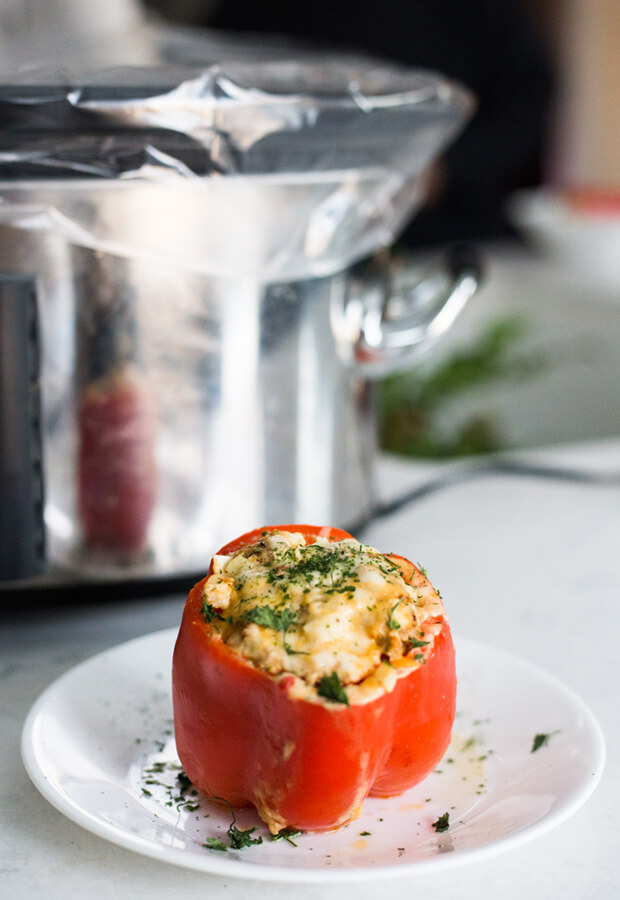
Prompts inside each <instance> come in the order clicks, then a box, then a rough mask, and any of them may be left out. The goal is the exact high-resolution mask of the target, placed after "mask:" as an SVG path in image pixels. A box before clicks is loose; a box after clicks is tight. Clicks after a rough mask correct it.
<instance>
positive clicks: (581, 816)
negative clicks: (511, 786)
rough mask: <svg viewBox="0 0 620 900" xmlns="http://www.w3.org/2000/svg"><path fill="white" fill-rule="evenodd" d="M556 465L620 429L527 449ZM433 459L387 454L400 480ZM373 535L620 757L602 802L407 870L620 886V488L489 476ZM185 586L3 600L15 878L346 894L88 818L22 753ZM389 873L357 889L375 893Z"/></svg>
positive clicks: (74, 885) (46, 884)
mask: <svg viewBox="0 0 620 900" xmlns="http://www.w3.org/2000/svg"><path fill="white" fill-rule="evenodd" d="M521 458H525V459H527V460H528V461H531V462H535V463H540V464H542V465H548V466H563V467H566V466H573V467H575V468H578V469H581V470H587V471H589V472H605V471H615V472H620V439H610V440H605V441H598V442H595V443H591V444H581V445H574V446H570V447H558V448H555V449H549V450H541V451H536V452H533V451H532V452H528V453H526V454H521ZM431 471H432V469H429V468H428V467H424V466H423V467H418V466H416V465H415V464H409V463H403V462H396V461H386V462H385V463H384V465H383V470H382V476H383V483H384V486H385V487H386V490H387V491H388V493H390V492H394V493H398V492H399V490H401V489H402V487H403V486H405V485H408V484H415V483H416V481H417V482H419V481H420V480H422V481H423V480H424V479H426V478H428V476H429V473H430V472H431ZM364 538H365V539H366V540H367V541H368V542H369V543H372V544H374V545H376V546H379V547H384V548H385V547H388V548H389V550H390V551H395V552H402V553H403V554H405V555H407V556H413V558H414V559H416V560H418V559H419V560H421V561H422V562H423V563H424V565H425V566H426V567H427V568H428V570H429V572H431V573H432V578H433V581H434V582H435V583H436V584H438V585H439V586H440V588H441V591H442V594H443V596H444V599H445V601H446V604H447V606H448V609H449V612H450V616H451V622H452V626H453V630H454V632H455V634H456V635H457V636H458V635H463V636H468V637H469V636H475V637H478V638H480V639H481V640H482V641H484V642H487V643H490V644H494V645H496V646H497V647H500V648H503V649H505V650H507V651H511V652H514V653H516V654H518V655H520V656H522V657H524V658H526V659H528V660H531V661H532V662H534V663H536V664H537V665H539V666H541V667H543V668H544V669H546V670H547V671H549V672H551V673H553V674H554V675H556V676H557V677H558V678H560V679H562V680H563V681H564V682H565V683H566V684H567V685H569V686H570V687H572V688H573V689H574V690H575V691H576V692H577V693H578V694H580V696H581V697H582V698H583V699H584V700H585V701H586V703H587V704H588V705H589V706H590V707H591V709H592V711H593V712H594V714H595V715H596V716H597V718H598V720H599V722H600V723H601V725H602V727H603V730H604V732H605V736H606V741H607V750H608V762H607V768H606V771H605V774H604V775H603V780H602V782H601V784H600V786H599V788H598V789H597V791H596V792H595V794H594V795H593V797H592V798H591V799H590V800H589V801H588V802H587V804H586V805H585V806H584V807H583V808H582V809H580V810H579V811H578V812H577V813H576V814H575V815H574V816H573V817H572V818H571V819H569V820H568V821H567V822H565V823H564V824H563V825H561V826H560V827H558V828H557V829H556V830H555V831H552V832H550V833H549V834H547V835H545V836H544V837H541V838H539V839H537V840H535V841H533V842H531V843H529V844H526V845H524V846H522V847H520V848H518V849H513V850H511V851H509V852H506V853H504V854H501V855H499V856H497V857H494V858H492V859H489V860H488V861H485V862H479V863H476V864H475V865H471V866H463V867H460V868H455V869H450V870H447V871H446V872H445V873H437V874H433V875H432V876H431V875H424V876H419V877H416V878H415V879H412V878H411V877H408V878H405V879H402V878H400V879H397V880H395V881H394V882H393V883H390V885H389V890H390V891H391V892H407V894H408V893H409V892H411V891H412V890H414V891H415V892H416V894H423V893H426V894H427V895H428V896H432V897H433V898H434V900H447V898H456V897H458V898H476V900H479V898H480V897H497V896H502V898H503V900H513V898H514V900H517V898H518V900H522V898H523V897H536V898H538V897H562V898H564V900H569V898H575V900H584V898H610V900H611V898H615V897H618V896H620V863H619V854H618V849H617V836H618V833H619V829H620V816H619V810H620V716H618V695H619V689H620V675H619V674H618V673H619V666H618V652H617V645H618V635H619V634H620V590H619V587H620V574H619V573H620V567H619V565H618V560H619V559H620V554H619V552H618V551H619V549H620V487H618V486H614V485H613V484H608V485H606V484H584V483H581V484H580V483H573V482H569V481H559V480H545V479H541V478H537V477H528V476H519V475H486V476H485V477H483V478H476V479H474V480H468V481H463V482H462V483H459V484H453V485H451V486H449V487H446V488H444V489H442V490H439V491H437V492H435V493H432V494H430V495H428V496H427V497H425V498H423V499H421V500H419V501H418V502H416V503H415V504H413V505H411V506H409V507H407V508H404V509H402V510H401V511H400V512H398V513H396V514H394V515H392V516H391V517H389V518H385V519H383V520H380V521H378V522H377V523H375V524H374V525H372V526H371V527H369V528H368V529H367V531H366V533H365V535H364ZM182 599H183V598H181V597H180V596H177V597H169V598H163V599H162V598H159V599H142V600H133V601H125V602H115V603H108V604H102V603H97V604H96V605H88V602H87V601H86V600H85V602H84V603H83V604H80V603H77V604H76V603H74V604H72V605H70V606H55V607H52V608H45V607H41V606H40V605H37V606H33V605H32V604H31V603H30V602H29V598H28V595H27V594H25V595H24V598H23V606H22V607H21V608H15V607H13V608H12V609H10V610H8V609H5V610H4V611H3V612H2V613H0V616H1V619H0V621H1V622H2V630H1V633H0V649H1V655H0V684H1V691H0V821H1V823H2V826H1V827H2V830H1V832H0V894H1V895H2V897H6V898H7V900H8V898H11V900H21V898H38V897H45V898H46V900H48V898H83V897H85V896H88V897H95V898H102V900H104V898H108V897H110V898H114V900H124V898H147V897H148V898H149V900H160V898H161V900H163V898H172V897H173V898H175V900H183V898H192V900H194V898H195V897H196V896H207V895H208V896H209V897H210V898H220V897H222V898H224V897H227V898H231V900H234V898H241V897H243V898H250V900H251V898H257V900H258V898H263V897H267V896H268V897H269V898H270V900H279V898H282V900H283V898H285V897H286V898H289V897H290V896H291V892H292V891H293V892H294V894H295V896H296V897H298V898H299V900H305V898H318V897H320V898H336V897H340V896H342V894H343V891H347V887H346V886H343V885H334V886H312V885H307V886H302V885H295V886H291V885H287V884H267V883H259V882H249V881H240V880H239V881H238V880H235V879H230V878H220V877H215V876H210V875H205V874H200V873H197V872H192V871H186V870H183V869H179V868H176V867H173V866H168V865H166V864H164V863H158V862H154V861H153V860H150V859H147V858H145V857H141V856H138V855H136V854H133V853H131V852H129V851H127V850H124V849H121V848H119V847H116V846H114V845H112V844H109V843H107V842H106V841H104V840H102V839H100V838H98V837H95V836H93V835H91V834H89V833H88V832H86V831H83V830H82V829H81V828H79V827H78V826H77V825H74V824H73V823H72V822H70V821H68V820H67V819H65V818H63V816H62V815H61V814H60V813H58V812H57V811H56V810H55V809H53V808H52V807H51V806H50V805H49V804H48V803H47V802H46V801H45V800H44V799H43V798H42V797H41V796H40V795H39V794H38V793H37V791H36V789H35V788H34V787H33V786H32V785H31V784H30V782H29V781H28V778H27V776H26V774H25V772H24V770H23V767H22V764H21V761H20V756H19V737H20V731H21V727H22V724H23V720H24V718H25V716H26V713H27V711H28V709H29V708H30V706H31V704H32V703H33V701H34V700H35V699H36V697H37V696H38V694H39V693H40V692H41V691H42V690H43V689H44V688H45V687H46V686H47V685H48V684H49V683H50V682H51V681H52V680H53V679H55V678H56V677H57V676H58V675H60V674H61V673H62V672H64V671H66V670H67V669H69V668H70V667H71V666H73V665H74V664H75V663H77V662H79V661H80V660H83V659H85V658H87V657H89V656H90V655H92V654H94V653H96V652H98V651H99V650H102V649H105V648H108V647H111V646H113V645H115V644H117V643H120V642H122V641H125V640H128V639H129V638H132V637H135V636H138V635H141V634H146V633H148V632H151V631H155V630H157V629H161V628H166V627H169V626H174V625H177V624H178V622H179V617H180V612H181V605H182ZM386 889H387V888H386V885H385V883H378V882H373V881H368V882H364V883H363V884H356V885H355V886H354V888H353V890H354V891H355V894H356V896H357V897H358V898H359V900H366V898H368V900H370V898H372V900H376V898H377V897H378V896H384V892H385V890H386Z"/></svg>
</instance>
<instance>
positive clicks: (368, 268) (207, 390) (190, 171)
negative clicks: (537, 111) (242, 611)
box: [0, 56, 476, 580]
mask: <svg viewBox="0 0 620 900" xmlns="http://www.w3.org/2000/svg"><path fill="white" fill-rule="evenodd" d="M127 78H128V75H127V72H125V71H121V72H120V73H118V72H117V73H112V74H110V73H105V76H100V77H99V78H96V79H95V80H94V82H91V81H87V82H86V83H81V84H77V83H76V84H74V85H73V86H71V85H70V86H66V87H61V86H54V85H49V84H47V83H46V84H44V85H43V86H41V84H40V83H39V84H34V85H33V84H30V83H28V84H26V85H24V84H23V83H21V82H20V83H17V84H15V85H5V86H0V120H1V119H6V121H7V122H8V123H9V124H10V125H11V127H10V128H8V129H7V130H5V131H4V132H2V133H1V134H0V144H1V145H2V146H0V173H2V176H3V180H2V181H1V182H0V272H1V273H5V274H8V275H9V276H11V277H9V278H8V280H5V282H4V291H2V292H1V293H2V295H3V296H2V299H0V302H2V303H3V304H4V306H3V308H4V309H5V311H8V312H7V316H6V317H5V322H6V323H8V324H7V328H9V326H10V328H11V329H13V330H14V332H15V333H14V337H15V341H14V343H13V346H14V347H17V348H18V349H17V352H13V356H12V359H13V360H14V361H17V360H19V359H22V358H25V357H27V356H28V354H30V356H31V357H32V359H33V360H35V361H37V363H39V362H40V365H39V364H37V365H36V366H31V367H30V369H29V370H28V372H27V373H26V375H24V372H23V371H22V373H21V375H20V377H18V373H17V371H16V369H17V368H19V366H18V364H17V363H16V362H14V363H13V365H12V366H7V365H5V366H4V367H3V369H2V372H3V375H2V377H3V378H4V384H3V385H2V390H3V392H4V394H5V395H7V396H10V395H12V396H13V401H15V397H16V396H17V393H19V391H21V394H20V396H21V397H33V396H35V395H40V410H41V415H40V417H39V418H37V416H38V414H37V412H36V409H35V408H34V407H33V408H32V410H30V413H29V415H27V416H26V415H21V416H20V413H19V410H20V402H17V401H15V402H12V403H9V404H8V405H7V404H5V405H4V406H0V417H1V416H2V415H4V416H5V422H4V424H3V428H2V434H3V436H5V440H4V442H2V441H0V455H1V454H2V452H4V460H2V459H0V471H3V472H4V474H5V476H6V480H7V484H13V485H14V486H15V490H14V491H13V494H12V497H13V500H12V502H11V505H10V507H5V520H4V521H0V524H1V525H2V526H3V528H4V533H5V534H7V533H12V534H14V535H15V536H19V540H20V541H22V542H23V541H26V542H27V541H28V539H29V538H33V535H34V534H35V532H37V534H39V536H40V534H41V532H42V531H43V533H44V537H45V544H46V548H47V549H46V553H45V559H46V561H47V563H48V564H49V565H51V566H52V567H53V568H55V569H57V570H58V569H64V570H70V571H72V572H75V573H77V574H78V575H79V576H93V577H103V578H106V579H114V578H126V577H128V576H131V577H141V576H164V575H176V574H180V573H183V572H189V571H194V570H199V569H201V568H204V566H205V565H206V563H207V561H208V558H209V556H210V554H211V553H212V551H213V550H214V549H216V547H217V545H218V544H221V543H222V542H224V541H225V540H227V539H228V538H230V536H231V535H233V534H236V533H240V532H242V531H244V530H246V529H248V528H253V527H255V526H256V524H257V523H261V522H264V523H273V522H277V521H284V520H289V521H290V520H297V521H299V520H306V521H315V522H331V523H333V524H344V525H346V524H348V523H349V522H351V521H353V520H356V521H358V520H359V519H360V518H363V517H364V516H365V515H367V514H368V513H369V511H370V510H371V508H372V504H373V471H372V465H373V459H374V456H375V452H376V422H375V414H374V405H373V387H372V382H373V379H374V378H375V377H376V376H377V375H378V374H381V373H383V372H387V371H391V370H393V369H394V368H395V367H398V366H402V365H405V364H407V362H408V361H409V360H410V359H411V357H412V355H413V354H415V353H417V352H419V350H420V348H422V347H423V346H428V345H429V344H430V343H431V342H432V340H433V339H434V338H435V337H437V336H438V335H439V334H441V333H442V332H443V331H444V330H445V329H446V328H447V327H448V326H449V324H450V323H451V321H452V319H453V318H454V316H455V315H456V314H457V312H458V310H459V309H460V307H461V306H462V305H463V303H464V302H465V300H466V298H467V297H468V296H469V295H470V294H471V293H472V292H473V290H474V289H475V281H476V273H475V271H474V267H473V266H472V265H471V264H470V263H469V262H467V261H466V260H464V259H461V260H452V263H451V264H450V265H448V266H447V268H446V267H444V268H443V270H441V271H440V270H437V271H436V272H435V273H434V274H431V275H429V277H428V278H426V279H425V280H424V283H423V284H422V285H420V286H419V287H418V288H416V289H413V290H412V291H411V292H410V294H408V295H407V296H405V297H394V296H392V291H391V288H390V286H389V267H388V266H387V265H386V264H385V263H382V264H379V263H377V262H374V263H371V264H367V265H364V266H359V265H357V261H358V260H360V259H361V258H364V257H366V258H368V257H372V255H373V254H374V253H376V251H377V250H378V249H380V248H384V247H386V246H388V245H389V243H390V242H391V240H392V239H393V237H394V235H395V234H396V233H397V232H398V230H399V228H400V227H401V225H402V223H403V222H404V221H405V220H406V219H407V217H408V216H409V215H410V214H411V211H412V209H413V208H414V207H415V206H416V205H417V204H418V203H419V202H420V199H421V197H422V194H423V189H422V188H423V176H424V173H425V171H426V169H427V167H428V165H429V164H430V162H431V161H432V159H433V158H434V156H435V155H436V154H437V153H438V152H439V151H440V149H441V148H442V147H443V146H444V145H445V143H446V142H447V141H448V139H449V138H450V137H451V136H452V135H453V134H454V132H455V131H456V130H457V129H458V127H460V125H461V124H462V122H463V120H464V118H465V117H466V116H467V114H468V112H469V110H470V109H471V98H470V96H469V95H468V93H467V91H465V90H463V89H462V88H460V87H459V86H456V85H453V84H451V83H450V82H448V81H446V80H445V79H443V78H441V77H440V76H436V75H433V74H429V73H423V72H411V71H408V70H404V69H400V68H390V67H386V66H384V65H371V64H369V63H368V61H364V62H363V64H360V63H359V61H357V62H352V61H351V60H348V61H342V60H340V61H339V60H334V59H331V60H326V59H325V58H324V57H323V56H321V57H320V58H318V57H317V58H311V59H310V60H305V61H301V62H295V63H292V62H290V61H289V60H285V61H280V62H274V63H261V64H258V63H257V64H256V65H253V64H251V65H247V64H243V65H239V64H230V65H227V66H222V65H219V64H218V65H214V66H212V67H208V68H206V69H204V70H199V71H197V72H196V71H192V72H191V73H189V74H188V75H187V77H186V78H185V80H181V81H178V78H177V74H176V73H175V72H172V71H168V70H164V71H161V70H153V71H151V70H149V71H145V72H142V73H138V74H137V75H136V73H135V72H132V73H131V77H130V78H129V81H130V82H131V83H128V81H127ZM102 79H103V80H102ZM0 131H1V130H0ZM15 276H19V277H18V278H17V280H16V278H15ZM24 277H25V278H26V279H27V280H26V281H25V282H24V280H23V279H24ZM20 278H21V281H20ZM28 279H30V280H29V281H28ZM18 282H19V283H20V285H21V287H16V285H17V283H18ZM34 284H36V295H37V302H36V304H35V303H33V302H32V293H33V285H34ZM18 296H22V297H25V296H28V297H29V298H30V300H28V302H27V303H26V302H25V301H24V302H22V307H23V309H21V310H20V303H19V300H18V299H17V298H18ZM22 313H23V315H22ZM26 313H27V315H26ZM35 313H36V315H35ZM24 315H26V318H24ZM28 316H30V318H28ZM37 318H38V326H37V327H35V326H34V325H33V324H32V322H34V321H35V320H36V319H37ZM31 319H32V322H31ZM35 333H38V334H39V336H40V340H39V346H38V348H36V347H34V346H33V344H34V335H35ZM19 342H22V344H23V345H24V346H23V347H22V351H21V352H20V350H19ZM22 376H24V377H22ZM16 385H18V386H19V390H17V388H16ZM22 405H23V404H22ZM37 408H38V407H37ZM35 420H37V422H38V425H37V427H31V425H32V423H33V422H35ZM28 423H30V424H28ZM13 434H19V435H20V441H19V442H17V441H15V440H13V441H9V440H8V439H7V436H9V435H13ZM18 445H19V447H18ZM34 461H38V462H37V463H36V464H37V465H38V469H37V473H38V476H39V477H38V485H39V487H38V488H37V489H36V490H35V489H34V487H33V484H34V481H33V478H29V477H28V472H32V471H33V470H32V468H31V467H32V466H33V465H34ZM16 466H21V469H22V471H21V473H20V477H19V478H18V479H15V480H13V481H11V473H12V472H13V471H14V469H15V467H16ZM24 467H25V470H26V477H24ZM41 471H42V473H43V482H44V488H45V503H44V507H43V508H44V513H43V514H44V528H43V529H42V528H41V522H40V521H39V523H38V524H37V515H35V514H34V513H35V512H37V511H39V510H40V508H41V496H40V494H41V491H40V483H41V478H40V474H41ZM18 484H19V485H21V486H22V488H20V489H19V490H18V488H17V485H18ZM37 497H38V499H37ZM35 501H36V502H35ZM12 509H15V510H19V509H23V510H27V513H28V514H27V515H25V517H23V518H22V520H20V521H22V522H25V523H28V524H26V525H22V526H20V527H18V528H13V527H12V523H13V522H16V521H17V518H16V515H13V513H12ZM33 511H34V512H33ZM37 546H39V549H40V547H41V546H42V543H41V541H39V544H38V545H37ZM1 549H2V545H0V550H1ZM4 550H5V552H4V558H5V569H4V571H3V570H2V562H1V560H0V580H2V579H6V578H9V577H14V576H16V575H20V574H28V573H27V572H25V573H24V572H22V567H21V565H16V564H15V561H16V560H17V559H20V558H22V555H21V554H20V553H19V552H15V541H9V542H8V544H7V545H6V546H5V547H4ZM2 555H3V554H2V553H1V552H0V557H1V556H2ZM38 556H40V553H39V555H38ZM38 556H37V558H38ZM23 559H24V561H25V562H26V561H27V560H28V559H30V560H31V561H32V554H30V555H29V554H28V553H26V554H24V555H23ZM24 566H25V568H26V569H28V566H27V565H25V563H24Z"/></svg>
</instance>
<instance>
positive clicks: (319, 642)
mask: <svg viewBox="0 0 620 900" xmlns="http://www.w3.org/2000/svg"><path fill="white" fill-rule="evenodd" d="M443 613H444V610H443V605H442V603H441V600H440V598H439V595H438V594H437V592H436V591H435V589H434V588H433V587H432V585H431V584H430V583H429V582H428V580H427V579H426V578H425V576H424V575H423V574H422V573H421V572H420V571H418V570H417V569H415V570H414V573H413V576H412V578H411V583H407V581H405V579H404V577H403V574H402V572H401V569H400V567H399V565H398V563H396V562H395V561H394V560H393V559H390V558H389V557H387V556H385V555H383V554H382V553H380V552H379V551H378V550H375V549H374V548H373V547H368V546H366V545H364V544H361V543H359V542H358V541H356V540H353V539H347V540H342V541H329V540H327V539H325V538H318V539H317V540H316V543H313V544H306V543H305V538H304V536H303V535H302V534H294V533H289V532H284V531H274V532H270V533H267V534H265V535H264V536H263V537H262V538H261V539H260V540H259V541H257V542H256V543H255V544H252V545H249V546H247V547H243V548H242V549H241V550H239V551H237V552H236V553H233V554H232V555H231V556H216V557H215V558H214V561H213V574H212V575H211V576H210V577H209V578H208V579H207V581H206V583H205V587H204V593H203V615H204V617H205V619H206V620H207V621H210V622H212V623H213V625H214V626H215V627H216V628H217V630H218V631H219V633H220V635H221V637H222V639H223V640H224V641H225V642H226V643H227V644H229V645H230V646H231V647H234V648H235V650H237V651H238V652H239V653H240V654H242V655H243V656H244V657H245V658H246V659H247V660H249V661H250V662H251V663H252V664H253V665H255V666H257V667H258V668H260V669H263V670H264V671H266V672H269V673H270V674H271V675H273V676H276V677H280V678H282V679H284V678H286V682H285V683H284V684H283V687H285V688H286V690H287V691H288V692H289V693H290V694H291V695H292V696H295V697H299V698H303V699H306V700H311V701H314V702H319V703H325V702H327V703H329V702H332V701H331V700H330V699H329V697H327V698H326V696H325V692H324V690H323V689H322V687H321V684H322V680H323V679H325V678H326V677H328V678H331V679H334V676H336V679H335V680H336V681H337V683H339V685H340V687H341V688H342V690H343V691H344V692H345V694H346V699H347V700H348V702H349V703H364V702H368V701H370V700H372V699H374V698H375V697H377V696H379V695H380V694H382V693H385V692H386V691H389V690H392V689H393V687H394V685H395V684H396V681H397V679H398V678H399V677H401V676H402V675H405V674H407V673H408V672H410V671H411V670H412V669H413V668H417V667H418V666H420V665H423V664H424V662H425V657H426V656H427V655H428V653H429V652H430V650H431V649H432V645H433V640H434V637H435V635H436V634H437V633H438V632H439V630H440V628H441V624H440V623H436V622H435V621H434V619H435V617H437V616H441V615H443ZM341 702H342V701H341Z"/></svg>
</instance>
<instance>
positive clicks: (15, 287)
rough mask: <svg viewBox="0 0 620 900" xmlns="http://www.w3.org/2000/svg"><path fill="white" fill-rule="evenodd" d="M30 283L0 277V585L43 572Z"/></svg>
mask: <svg viewBox="0 0 620 900" xmlns="http://www.w3.org/2000/svg"><path fill="white" fill-rule="evenodd" d="M39 369H40V366H39V334H38V316H37V298H36V289H35V280H34V278H30V277H27V276H21V275H7V274H3V273H0V498H1V499H0V581H13V580H17V579H20V578H30V577H32V576H34V575H39V574H41V572H42V571H43V570H44V568H45V531H44V524H43V457H42V441H41V405H40V396H39V394H40V391H39V385H40V377H39Z"/></svg>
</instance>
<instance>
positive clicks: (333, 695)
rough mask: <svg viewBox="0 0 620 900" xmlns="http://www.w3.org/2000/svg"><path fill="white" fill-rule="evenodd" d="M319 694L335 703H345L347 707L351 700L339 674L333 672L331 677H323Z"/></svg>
mask: <svg viewBox="0 0 620 900" xmlns="http://www.w3.org/2000/svg"><path fill="white" fill-rule="evenodd" d="M317 693H318V694H319V696H320V697H325V699H326V700H333V701H334V703H344V704H346V705H347V706H348V705H349V698H348V697H347V694H346V691H345V689H344V688H343V686H342V684H341V683H340V678H339V677H338V673H337V672H332V674H331V675H323V677H322V678H321V680H320V681H319V686H318V688H317Z"/></svg>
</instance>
